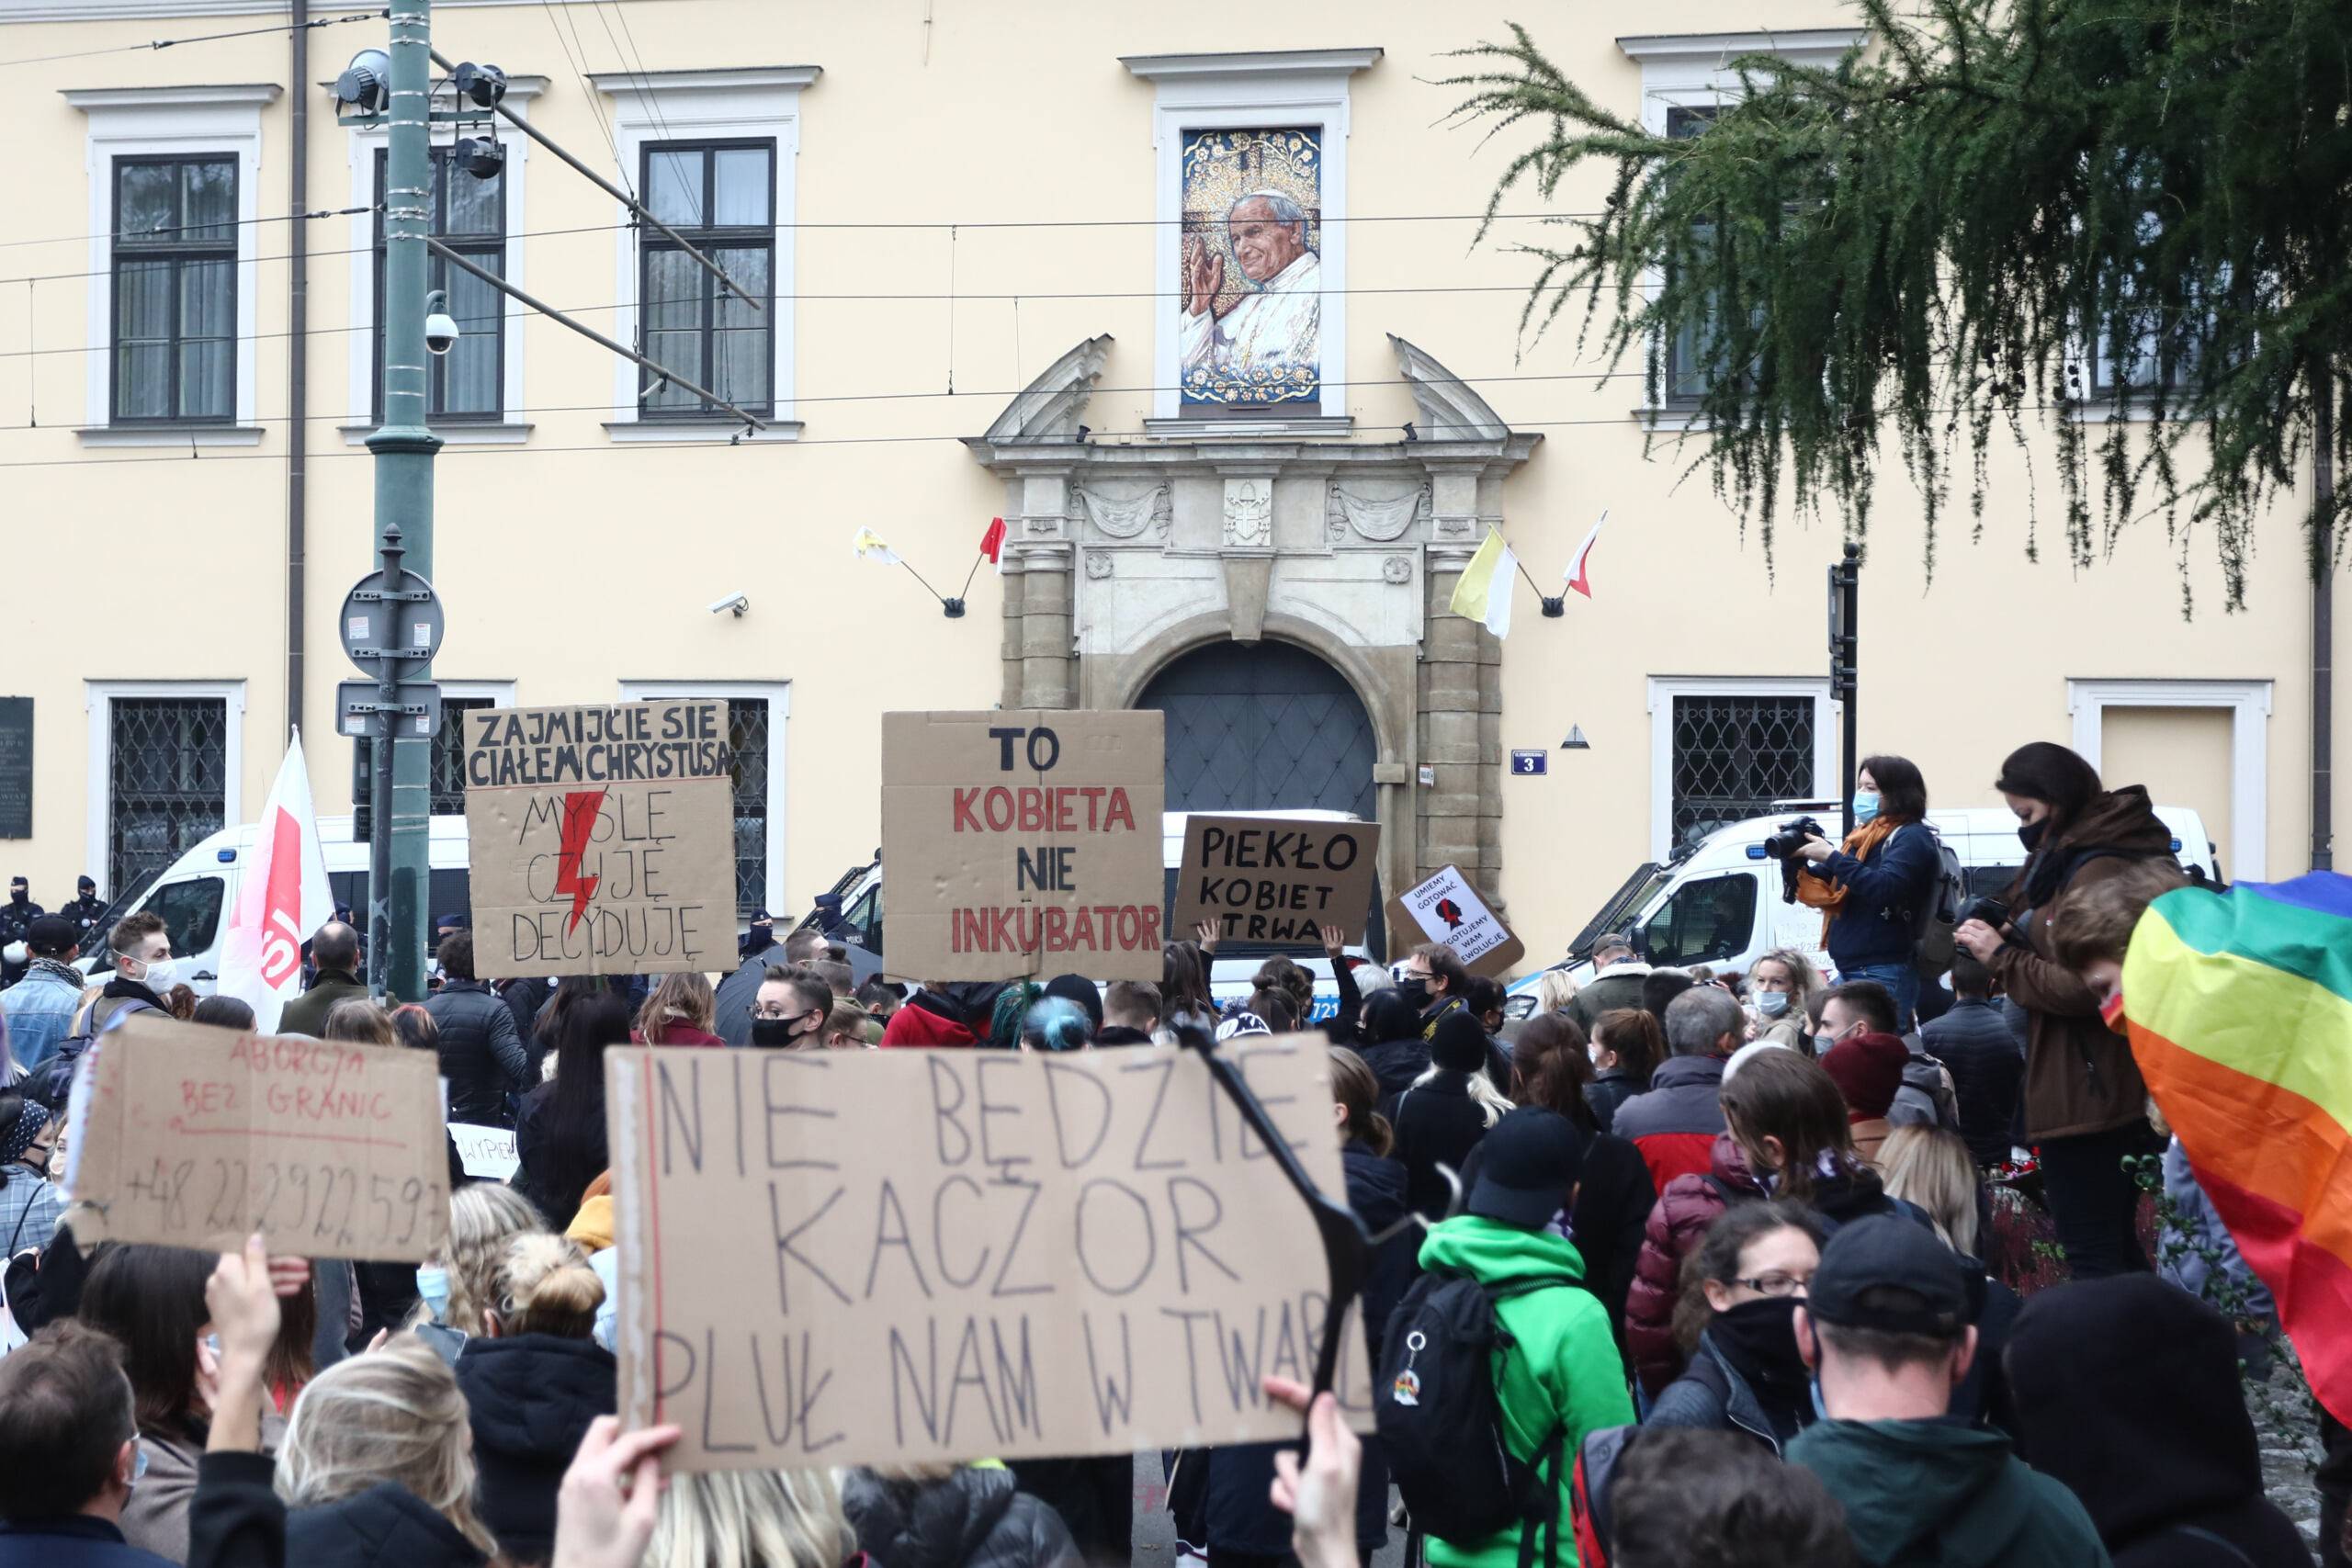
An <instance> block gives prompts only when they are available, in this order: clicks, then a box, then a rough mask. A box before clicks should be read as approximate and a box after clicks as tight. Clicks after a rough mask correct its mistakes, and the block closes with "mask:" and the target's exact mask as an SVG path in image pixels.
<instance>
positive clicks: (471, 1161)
mask: <svg viewBox="0 0 2352 1568" xmlns="http://www.w3.org/2000/svg"><path fill="white" fill-rule="evenodd" d="M449 1141H450V1142H451V1143H453V1144H455V1145H458V1161H459V1163H461V1164H462V1165H464V1167H465V1168H466V1174H467V1175H468V1176H470V1177H472V1178H473V1179H475V1180H476V1181H512V1180H514V1179H515V1170H516V1168H519V1167H520V1166H521V1164H522V1163H523V1162H522V1161H521V1160H519V1159H517V1158H516V1157H515V1129H514V1128H512V1127H483V1126H480V1125H478V1124H476V1123H474V1122H450V1123H449Z"/></svg>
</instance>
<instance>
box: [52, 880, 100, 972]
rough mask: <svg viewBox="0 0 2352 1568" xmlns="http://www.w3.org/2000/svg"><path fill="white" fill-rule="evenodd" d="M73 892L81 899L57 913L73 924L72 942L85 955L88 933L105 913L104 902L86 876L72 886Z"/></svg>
mask: <svg viewBox="0 0 2352 1568" xmlns="http://www.w3.org/2000/svg"><path fill="white" fill-rule="evenodd" d="M74 891H75V892H76V893H79V894H80V895H81V897H78V898H76V899H74V902H72V903H71V904H68V905H66V906H65V907H64V908H62V909H60V910H58V911H57V912H58V913H59V914H60V915H62V917H64V918H65V919H69V920H71V921H73V922H74V940H75V941H76V942H78V943H79V945H80V946H81V949H82V951H83V952H85V953H87V952H89V951H90V932H91V931H92V930H93V929H94V928H95V927H96V925H97V923H98V917H99V916H100V915H103V914H105V913H106V912H107V906H106V901H105V900H104V899H102V898H100V897H98V885H97V884H96V883H95V882H93V881H91V880H90V879H89V878H88V877H86V876H85V877H84V878H82V880H81V881H80V882H78V883H75V884H74Z"/></svg>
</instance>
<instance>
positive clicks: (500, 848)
mask: <svg viewBox="0 0 2352 1568" xmlns="http://www.w3.org/2000/svg"><path fill="white" fill-rule="evenodd" d="M733 761H734V758H733V755H732V753H731V752H730V751H729V747H728V742H727V705H726V704H725V703H721V702H693V701H679V702H650V703H617V704H614V705H611V706H606V707H568V708H491V709H487V710H485V711H481V712H477V713H469V714H468V715H466V758H465V763H466V834H467V840H468V841H467V860H468V863H469V866H470V868H471V872H472V880H473V924H474V972H475V974H477V975H479V976H483V977H484V978H488V977H491V976H508V975H525V976H536V975H641V974H652V973H663V972H667V971H671V970H680V969H718V968H722V967H728V966H730V965H731V964H732V962H733V959H734V950H735V806H734V794H733V785H732V784H731V783H730V782H729V768H730V766H731V764H732V763H733Z"/></svg>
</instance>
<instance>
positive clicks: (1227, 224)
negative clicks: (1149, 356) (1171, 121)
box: [1177, 130, 1323, 407]
mask: <svg viewBox="0 0 2352 1568" xmlns="http://www.w3.org/2000/svg"><path fill="white" fill-rule="evenodd" d="M1322 172H1323V154H1322V145H1321V132H1320V131H1318V130H1195V131H1188V132H1187V133H1186V134H1185V137H1184V221H1183V226H1182V232H1181V234H1180V236H1179V239H1178V243H1180V244H1181V245H1182V247H1183V248H1182V254H1181V258H1180V260H1181V269H1180V270H1181V276H1182V286H1183V287H1182V298H1181V299H1180V300H1179V312H1178V317H1177V333H1178V342H1179V344H1181V347H1182V380H1183V389H1184V401H1186V402H1187V403H1215V404H1225V405H1230V406H1236V407H1251V406H1263V405H1267V404H1273V403H1300V402H1305V403H1316V402H1319V401H1320V400H1321V398H1322V389H1323V377H1322V366H1321V339H1322V317H1323V295H1322V288H1323V270H1322V262H1321V260H1320V257H1319V255H1318V252H1319V251H1320V250H1321V248H1322V235H1321V232H1320V229H1321V222H1322Z"/></svg>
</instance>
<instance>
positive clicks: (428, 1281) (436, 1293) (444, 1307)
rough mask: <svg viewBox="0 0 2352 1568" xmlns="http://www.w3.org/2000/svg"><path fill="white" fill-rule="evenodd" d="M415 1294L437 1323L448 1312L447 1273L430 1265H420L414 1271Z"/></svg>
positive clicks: (445, 1270)
mask: <svg viewBox="0 0 2352 1568" xmlns="http://www.w3.org/2000/svg"><path fill="white" fill-rule="evenodd" d="M416 1293H417V1294H418V1295H419V1296H421V1297H423V1298H424V1305H425V1307H426V1309H427V1310H428V1311H430V1312H431V1313H432V1314H433V1321H434V1322H435V1323H438V1322H440V1321H441V1319H442V1316H443V1315H444V1314H446V1313H447V1311H448V1310H449V1271H448V1270H447V1269H440V1268H435V1266H434V1265H432V1264H430V1263H425V1264H420V1265H418V1267H417V1270H416Z"/></svg>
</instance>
